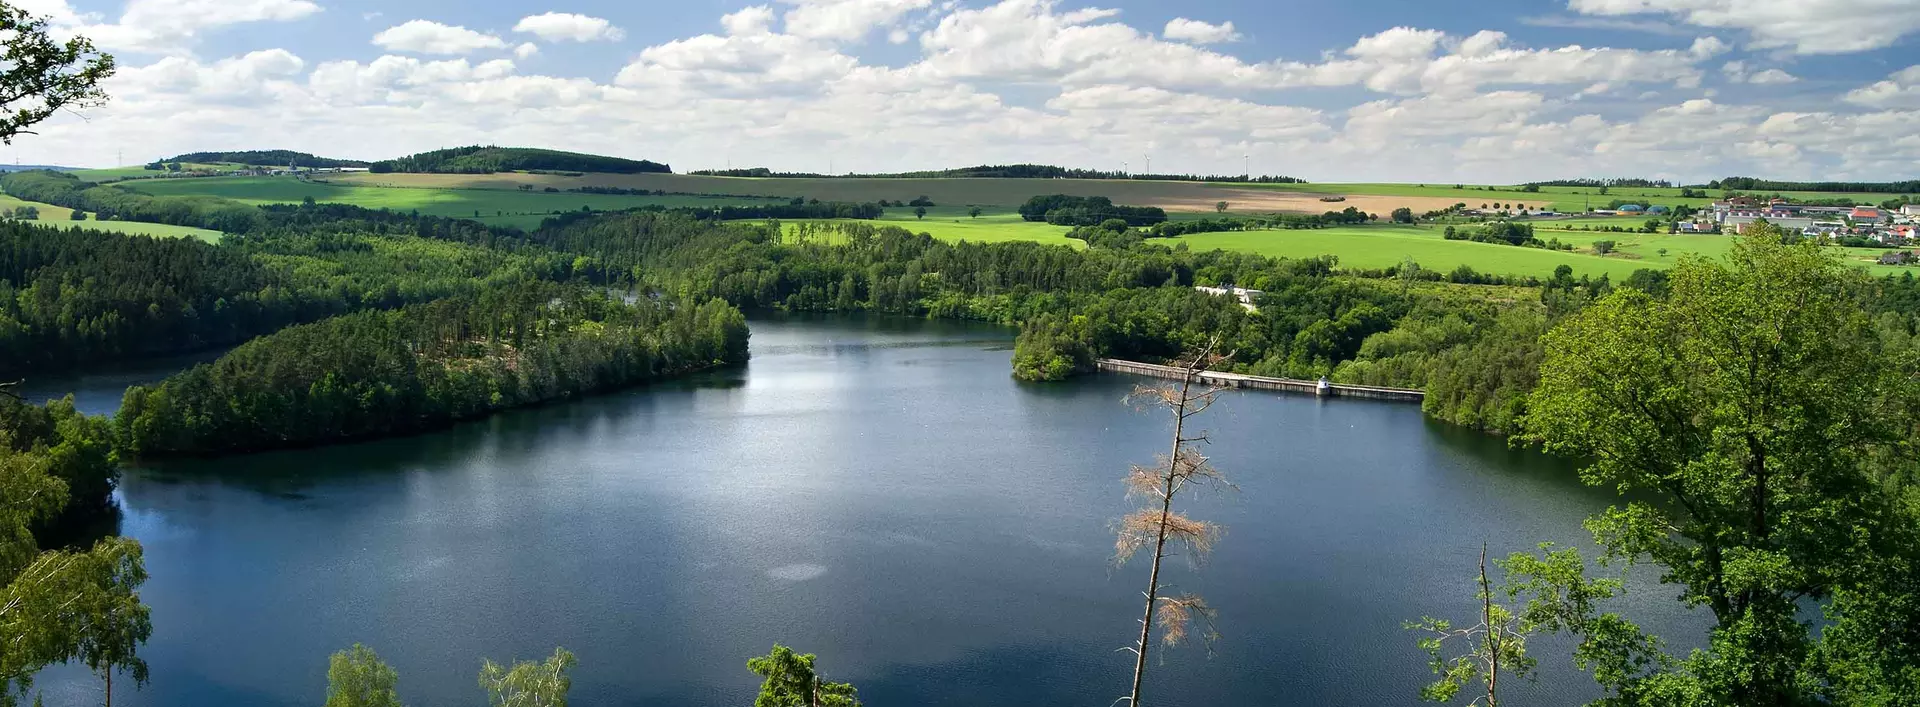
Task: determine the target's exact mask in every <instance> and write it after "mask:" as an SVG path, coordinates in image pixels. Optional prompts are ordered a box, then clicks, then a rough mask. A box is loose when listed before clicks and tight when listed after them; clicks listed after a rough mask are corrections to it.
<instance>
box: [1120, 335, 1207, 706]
mask: <svg viewBox="0 0 1920 707" xmlns="http://www.w3.org/2000/svg"><path fill="white" fill-rule="evenodd" d="M1195 360H1196V361H1197V360H1199V359H1195ZM1192 385H1193V371H1191V370H1189V371H1187V375H1186V376H1185V377H1183V378H1181V379H1180V400H1179V403H1178V404H1177V405H1175V406H1174V411H1173V455H1172V456H1170V457H1168V458H1167V471H1166V477H1165V478H1164V479H1163V480H1162V483H1161V487H1160V527H1159V530H1158V532H1156V533H1155V537H1154V541H1153V569H1152V570H1150V571H1149V572H1148V573H1147V608H1146V611H1145V612H1144V613H1143V614H1142V616H1141V617H1140V643H1139V645H1138V646H1136V647H1137V648H1138V649H1139V650H1138V651H1136V655H1135V656H1134V659H1133V694H1132V696H1131V697H1129V698H1128V699H1127V705H1128V707H1140V683H1141V682H1142V681H1143V680H1144V679H1145V678H1146V676H1147V648H1148V646H1149V645H1150V641H1151V640H1152V638H1153V610H1154V608H1155V607H1154V604H1155V603H1156V602H1158V601H1159V599H1160V559H1161V557H1163V556H1165V555H1166V551H1167V517H1168V516H1170V515H1172V514H1173V481H1174V476H1175V474H1176V473H1177V470H1178V469H1179V468H1180V436H1181V435H1182V434H1185V433H1186V430H1185V428H1186V423H1187V391H1188V390H1190V389H1191V386H1192Z"/></svg>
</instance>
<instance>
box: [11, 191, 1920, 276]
mask: <svg viewBox="0 0 1920 707" xmlns="http://www.w3.org/2000/svg"><path fill="white" fill-rule="evenodd" d="M523 185H524V186H526V187H527V188H526V189H523V188H521V187H522V186H523ZM127 186H129V187H131V188H134V189H137V190H139V191H143V192H147V193H150V194H155V195H206V196H218V197H225V198H229V199H234V200H237V201H242V202H245V203H251V204H275V203H298V202H300V201H302V200H303V199H307V198H312V199H314V200H315V201H322V202H337V203H346V204H353V205H357V206H364V207H368V208H388V209H394V210H398V211H416V210H417V211H419V212H420V213H423V214H429V215H435V216H447V217H456V218H474V219H477V220H480V221H482V222H484V223H488V224H490V225H498V226H513V227H519V228H523V229H531V228H535V227H537V226H539V224H540V222H541V221H542V220H544V219H546V218H548V217H549V216H551V215H552V214H554V213H556V212H563V211H578V210H581V209H582V208H583V207H584V208H589V209H592V210H595V211H612V210H620V209H627V208H635V207H642V206H652V205H659V206H666V207H679V206H718V205H728V204H754V203H765V202H766V201H767V200H769V199H773V198H792V197H796V196H802V197H808V198H817V199H821V200H823V201H874V200H880V199H885V200H889V201H892V200H910V199H913V198H916V197H920V196H927V197H928V198H930V199H932V200H933V201H934V202H935V203H936V204H940V205H939V206H936V207H933V208H932V209H930V210H929V212H928V214H927V216H926V217H925V218H916V217H915V216H914V215H913V214H912V213H911V211H910V210H908V209H905V208H899V207H895V208H892V209H890V210H889V211H888V213H887V215H886V216H885V217H884V218H883V219H881V222H882V223H885V224H889V225H898V226H902V227H905V228H907V229H909V230H913V231H915V232H924V233H927V234H930V235H932V236H934V237H936V238H941V239H943V240H955V241H957V240H968V241H976V242H997V241H1012V240H1019V241H1032V242H1037V243H1045V244H1052V245H1067V246H1070V247H1076V248H1083V247H1085V245H1084V243H1082V242H1081V241H1078V240H1074V239H1070V238H1067V237H1066V235H1065V234H1066V232H1067V229H1066V228H1065V227H1061V226H1052V225H1048V224H1044V223H1030V222H1026V221H1022V220H1021V219H1020V217H1019V216H1018V215H1016V214H1014V213H1012V211H1011V207H1012V206H1014V205H1017V204H1019V203H1021V202H1023V201H1025V200H1026V199H1028V198H1030V197H1031V196H1033V195H1037V194H1043V193H1046V194H1051V193H1069V194H1083V195H1099V196H1108V197H1109V198H1113V199H1114V200H1115V201H1116V202H1118V203H1126V204H1153V205H1159V206H1162V207H1163V208H1167V209H1168V210H1169V211H1171V212H1172V215H1173V217H1174V218H1175V219H1176V220H1182V219H1188V218H1199V217H1202V216H1207V215H1212V214H1213V213H1214V210H1215V205H1216V204H1217V203H1218V202H1220V201H1226V202H1228V206H1229V211H1231V212H1238V213H1246V212H1270V211H1305V212H1319V211H1327V210H1335V209H1340V208H1345V207H1347V206H1355V207H1357V208H1361V209H1362V210H1365V211H1369V212H1386V211H1391V210H1392V209H1393V208H1398V207H1399V206H1402V205H1405V206H1408V207H1409V208H1414V209H1416V210H1421V209H1426V208H1444V206H1447V205H1452V204H1454V203H1463V202H1464V203H1467V204H1469V205H1470V206H1476V207H1477V206H1479V205H1480V204H1481V203H1489V204H1492V203H1501V204H1524V205H1527V206H1528V207H1529V208H1543V207H1550V208H1572V209H1576V210H1577V209H1580V208H1584V203H1573V204H1570V205H1569V204H1559V203H1556V202H1555V201H1552V200H1560V201H1564V200H1567V199H1573V198H1575V197H1577V198H1579V199H1580V200H1582V202H1584V200H1585V199H1587V198H1588V196H1589V195H1586V194H1582V193H1580V192H1582V191H1585V190H1583V189H1579V188H1571V187H1545V188H1543V189H1542V190H1541V192H1540V193H1538V194H1535V193H1525V192H1521V191H1519V190H1518V188H1515V187H1497V188H1491V189H1492V190H1488V189H1489V188H1484V187H1464V188H1462V189H1454V188H1452V187H1451V186H1426V185H1406V184H1304V185H1303V184H1288V185H1259V184H1256V185H1241V184H1234V185H1224V184H1202V183H1193V182H1144V181H1122V180H1071V179H749V178H734V177H701V176H689V175H674V174H634V175H619V174H585V175H581V176H564V175H552V174H541V175H536V174H522V173H496V174H480V175H458V174H377V175H376V174H367V173H353V174H341V175H328V176H327V179H326V180H325V181H320V180H313V181H308V180H299V179H293V178H289V177H212V178H197V179H166V180H144V181H136V182H129V183H128V184H127ZM591 186H600V187H622V188H628V189H648V190H665V191H673V192H699V193H706V194H715V196H618V195H600V194H580V193H570V192H565V191H561V192H547V191H545V189H547V188H554V189H561V190H564V189H574V188H580V187H591ZM1609 191H1610V194H1608V195H1607V196H1606V197H1605V198H1607V199H1613V198H1648V199H1653V200H1656V201H1657V202H1658V203H1668V204H1681V203H1694V202H1699V203H1701V204H1704V203H1705V202H1706V201H1707V200H1705V199H1683V198H1680V197H1679V196H1678V191H1679V190H1677V189H1635V188H1619V189H1612V190H1609ZM719 194H726V195H730V196H720V195H719ZM1333 196H1338V197H1340V198H1341V199H1342V200H1341V201H1334V202H1328V201H1321V198H1322V197H1333ZM1524 198H1533V199H1536V200H1539V201H1534V202H1528V201H1522V199H1524ZM1593 198H1600V197H1598V196H1594V197H1593ZM970 205H979V206H980V207H982V209H983V210H984V213H983V214H982V215H981V216H980V217H977V218H976V217H972V216H970V215H969V214H968V212H969V210H970V209H969V206H970ZM43 213H48V212H46V211H45V210H43ZM60 213H62V214H63V213H64V210H60ZM1644 222H1645V220H1644V219H1641V218H1633V217H1620V218H1577V219H1566V220H1542V221H1536V222H1534V226H1535V228H1536V229H1537V230H1538V232H1539V237H1540V238H1541V239H1543V240H1546V239H1559V240H1560V241H1562V242H1564V243H1569V244H1572V245H1574V246H1575V247H1576V248H1577V249H1578V252H1566V251H1553V250H1544V249H1536V248H1516V247H1513V246H1504V245H1492V244H1485V243H1472V242H1466V241H1447V240H1445V239H1443V238H1441V235H1440V229H1439V228H1438V227H1432V226H1426V227H1412V226H1404V227H1403V226H1385V225H1368V226H1357V227H1343V228H1329V229H1319V230H1273V231H1246V232H1228V233H1206V234H1195V235H1190V236H1186V237H1183V238H1181V239H1178V241H1179V242H1183V243H1185V244H1186V245H1187V246H1188V247H1191V248H1202V249H1210V248H1222V249H1227V250H1235V251H1244V252H1253V253H1259V254H1262V255H1269V256H1279V257H1295V258H1297V257H1311V256H1319V255H1332V256H1335V257H1338V258H1339V259H1340V263H1341V265H1342V266H1343V267H1346V268H1354V269H1382V268H1387V267H1392V266H1397V265H1400V264H1401V263H1402V262H1404V261H1406V260H1407V259H1409V258H1410V259H1412V260H1413V261H1415V262H1417V263H1419V264H1420V265H1421V267H1423V268H1426V269H1429V270H1438V271H1443V272H1446V271H1452V270H1453V269H1455V268H1457V267H1460V266H1462V265H1465V266H1468V267H1471V268H1473V269H1474V270H1476V271H1479V272H1482V273H1488V274H1499V275H1518V276H1535V277H1544V276H1546V275H1548V274H1550V273H1552V272H1553V270H1554V268H1556V267H1558V266H1560V265H1567V266H1569V267H1572V268H1573V269H1574V271H1575V272H1576V273H1580V274H1589V275H1599V274H1606V275H1608V276H1610V277H1613V278H1615V279H1618V278H1622V277H1626V276H1627V275H1629V274H1631V273H1632V272H1633V271H1635V270H1638V269H1641V268H1666V267H1671V266H1672V265H1673V264H1674V263H1675V262H1677V261H1678V259H1679V258H1680V257H1682V256H1684V255H1686V254H1688V253H1697V254H1701V255H1707V256H1714V255H1719V254H1722V253H1724V252H1725V250H1726V248H1727V246H1728V245H1729V244H1730V242H1731V239H1729V238H1726V237H1718V236H1702V235H1685V236H1673V235H1666V234H1640V233H1611V232H1605V231H1600V230H1591V229H1599V228H1604V227H1608V226H1619V227H1623V228H1637V227H1639V226H1640V225H1642V224H1643V223H1644ZM160 228H168V227H160ZM1582 229H1588V230H1582ZM1600 240H1610V241H1613V242H1614V243H1615V247H1614V252H1613V253H1612V254H1609V255H1605V256H1602V255H1598V254H1595V253H1593V251H1592V245H1593V243H1594V242H1595V241H1600ZM1161 242H1162V243H1167V244H1172V243H1173V241H1161ZM1877 255H1878V253H1877V252H1875V251H1871V250H1862V251H1860V252H1850V253H1849V254H1848V257H1849V260H1850V261H1851V262H1855V263H1856V264H1859V265H1861V266H1863V267H1868V268H1870V269H1871V270H1873V271H1874V272H1876V273H1887V272H1906V271H1910V270H1911V269H1908V268H1895V267H1886V266H1879V265H1875V264H1872V262H1871V260H1872V258H1873V257H1875V256H1877Z"/></svg>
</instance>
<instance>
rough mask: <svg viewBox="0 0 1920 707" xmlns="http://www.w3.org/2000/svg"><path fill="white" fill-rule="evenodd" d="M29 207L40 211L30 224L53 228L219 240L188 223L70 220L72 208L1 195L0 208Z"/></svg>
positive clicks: (209, 232) (212, 234) (205, 230)
mask: <svg viewBox="0 0 1920 707" xmlns="http://www.w3.org/2000/svg"><path fill="white" fill-rule="evenodd" d="M22 206H31V207H34V208H35V209H38V210H39V211H40V218H39V219H37V220H35V221H33V222H32V223H36V224H39V225H41V226H52V227H54V228H76V227H77V228H84V229H87V230H89V231H106V232H108V233H126V234H129V235H136V236H154V237H156V238H198V239H200V240H203V241H206V242H208V243H215V242H218V241H219V240H220V232H219V231H209V230H207V229H204V228H193V227H191V226H170V225H167V224H164V223H139V222H136V221H95V220H93V218H92V216H91V215H89V217H88V219H87V220H85V221H75V220H73V209H69V208H66V207H64V206H54V205H53V204H42V203H40V202H37V201H26V200H24V199H19V198H16V197H13V196H10V195H6V194H0V210H7V211H11V210H13V209H16V208H19V207H22Z"/></svg>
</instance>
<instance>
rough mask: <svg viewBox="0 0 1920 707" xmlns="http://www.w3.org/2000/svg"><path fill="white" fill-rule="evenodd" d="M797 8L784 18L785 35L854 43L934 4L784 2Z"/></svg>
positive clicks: (929, 0) (914, 0)
mask: <svg viewBox="0 0 1920 707" xmlns="http://www.w3.org/2000/svg"><path fill="white" fill-rule="evenodd" d="M781 2H784V3H786V4H789V5H793V6H794V8H793V9H791V10H788V11H787V12H786V14H785V15H784V16H783V17H782V19H784V20H785V22H786V25H785V31H786V33H787V34H791V35H794V36H797V37H806V38H809V39H831V40H837V41H854V40H858V39H861V38H863V37H865V36H867V34H868V33H870V32H872V31H873V30H874V29H876V28H883V27H892V26H894V24H895V23H897V22H899V21H900V19H901V18H902V17H905V16H906V15H907V13H910V12H913V11H915V10H922V9H926V8H928V7H931V6H932V5H933V0H781Z"/></svg>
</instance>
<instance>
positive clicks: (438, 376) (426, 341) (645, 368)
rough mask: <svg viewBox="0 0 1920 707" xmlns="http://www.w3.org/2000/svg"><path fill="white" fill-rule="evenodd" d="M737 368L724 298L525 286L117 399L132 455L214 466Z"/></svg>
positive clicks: (260, 353)
mask: <svg viewBox="0 0 1920 707" xmlns="http://www.w3.org/2000/svg"><path fill="white" fill-rule="evenodd" d="M746 359H747V325H746V318H745V317H743V316H741V314H740V312H739V310H736V309H734V308H733V307H731V306H728V305H727V304H726V303H724V302H719V301H714V300H706V301H702V302H684V303H682V302H676V301H673V300H665V299H654V298H648V297H640V298H636V299H634V300H633V301H632V302H627V301H625V300H623V298H621V297H618V296H615V295H610V294H606V293H602V292H600V291H598V290H594V289H590V288H587V287H582V286H577V285H562V284H556V283H544V282H536V281H528V282H523V283H518V284H515V285H512V286H508V287H502V288H496V289H490V290H485V291H481V292H479V293H476V294H473V295H467V296H461V297H455V298H451V299H445V300H439V301H435V302H431V303H427V304H422V305H415V306H412V307H408V308H406V309H402V310H398V311H382V312H363V313H359V314H353V315H348V316H344V317H336V318H333V319H328V320H326V321H323V322H319V323H316V324H309V325H304V326H296V327H292V328H289V329H285V330H282V331H280V332H278V333H275V334H272V335H269V336H265V337H262V338H259V339H255V340H253V341H250V342H248V343H246V344H244V345H242V346H240V347H239V348H236V349H234V350H233V351H231V352H228V353H227V354H226V355H225V356H222V357H221V358H220V359H219V360H217V361H214V362H213V363H210V364H202V365H200V366H196V367H194V368H192V369H190V370H187V371H185V372H182V373H179V374H177V375H174V376H173V377H171V378H168V379H166V380H165V381H162V382H160V383H158V384H156V385H153V386H136V387H133V388H130V389H128V390H127V392H126V396H125V400H124V401H123V403H122V405H121V409H120V413H119V415H118V416H117V417H116V419H115V424H116V426H117V428H118V432H119V436H120V439H121V441H122V444H123V446H124V447H125V449H126V450H127V451H129V452H131V453H133V454H138V455H143V456H165V455H180V454H218V453H228V452H238V451H255V450H262V449H272V448H278V447H291V446H304V445H312V444H319V443H327V442H338V441H344V440H351V439H363V438H368V437H381V436H388V435H395V434H407V433H413V432H419V431H423V430H427V429H433V428H436V427H442V426H445V425H447V424H450V423H452V422H456V421H459V420H466V419H472V418H476V417H481V416H484V415H487V414H490V413H492V412H494V411H497V410H502V409H506V408H511V407H518V406H524V405H531V404H535V403H540V402H545V401H549V400H555V399H560V398H568V397H575V396H580V395H587V394H591V393H596V392H602V391H606V390H612V389H615V388H621V387H626V386H631V385H634V384H637V383H641V382H644V381H649V380H655V379H658V378H662V377H666V376H671V375H677V374H682V373H687V372H691V371H697V370H702V369H707V368H712V367H715V366H724V365H730V364H738V363H744V362H746Z"/></svg>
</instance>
